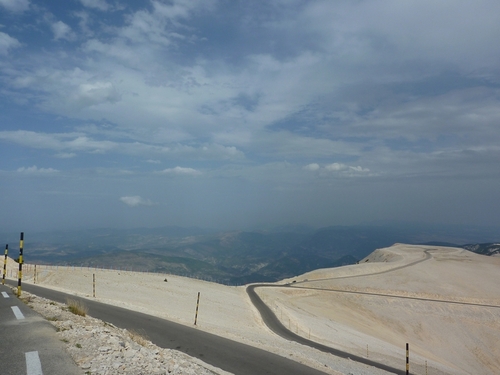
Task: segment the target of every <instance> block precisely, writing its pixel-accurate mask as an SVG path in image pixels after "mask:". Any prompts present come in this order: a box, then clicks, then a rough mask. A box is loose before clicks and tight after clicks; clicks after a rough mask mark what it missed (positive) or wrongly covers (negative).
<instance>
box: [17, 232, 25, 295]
mask: <svg viewBox="0 0 500 375" xmlns="http://www.w3.org/2000/svg"><path fill="white" fill-rule="evenodd" d="M23 247H24V232H21V239H20V240H19V275H18V280H17V296H18V297H21V279H22V278H23Z"/></svg>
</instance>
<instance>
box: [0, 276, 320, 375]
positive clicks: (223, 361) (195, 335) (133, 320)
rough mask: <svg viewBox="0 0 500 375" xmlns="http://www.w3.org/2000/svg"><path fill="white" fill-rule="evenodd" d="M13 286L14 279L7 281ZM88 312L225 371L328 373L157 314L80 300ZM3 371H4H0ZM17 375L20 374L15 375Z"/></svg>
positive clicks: (48, 293)
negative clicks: (156, 315) (152, 314)
mask: <svg viewBox="0 0 500 375" xmlns="http://www.w3.org/2000/svg"><path fill="white" fill-rule="evenodd" d="M8 282H9V283H10V284H11V285H14V282H13V281H10V280H9V281H8ZM23 290H26V291H28V292H30V293H33V294H35V295H38V296H40V297H44V298H48V299H50V300H53V301H58V302H62V303H66V300H67V298H68V297H69V298H73V299H80V298H78V297H75V296H73V295H69V294H65V293H61V292H58V291H54V290H51V289H46V288H43V287H40V286H36V285H31V284H23ZM81 300H82V301H83V302H84V303H85V305H86V306H87V307H88V314H89V315H90V316H93V317H95V318H98V319H101V320H103V321H106V322H108V323H112V324H114V325H115V326H117V327H120V328H125V329H133V330H135V331H136V332H139V333H141V334H143V335H144V336H146V337H147V338H148V339H149V340H151V341H152V342H153V343H154V344H156V345H158V346H159V347H162V348H169V349H176V350H179V351H181V352H184V353H186V354H189V355H190V356H192V357H196V358H199V359H201V360H203V361H204V362H206V363H209V364H211V365H213V366H215V367H218V368H221V369H223V370H225V371H228V372H232V373H234V374H238V375H256V374H259V375H266V374H269V375H293V374H301V375H302V374H303V375H324V374H325V373H324V372H322V371H319V370H316V369H313V368H310V367H307V366H305V365H303V364H300V363H298V362H295V361H292V360H290V359H287V358H284V357H281V356H279V355H276V354H273V353H270V352H267V351H265V350H261V349H258V348H255V347H252V346H249V345H245V344H241V343H239V342H236V341H232V340H229V339H226V338H223V337H219V336H216V335H213V334H209V333H206V332H203V331H201V330H199V329H197V328H194V327H188V326H185V325H181V324H177V323H174V322H171V321H168V320H165V319H161V318H157V317H155V316H151V315H147V314H143V313H139V312H136V311H132V310H127V309H124V308H120V307H116V306H112V305H107V304H103V303H99V302H96V301H92V300H90V299H83V298H82V299H81ZM0 373H2V375H3V372H1V371H0ZM16 375H17V374H16Z"/></svg>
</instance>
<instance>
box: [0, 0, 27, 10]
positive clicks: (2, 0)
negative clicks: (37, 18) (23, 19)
mask: <svg viewBox="0 0 500 375" xmlns="http://www.w3.org/2000/svg"><path fill="white" fill-rule="evenodd" d="M0 5H1V6H3V7H4V8H5V9H7V10H9V11H11V12H24V11H25V10H28V8H29V7H30V2H29V1H28V0H0Z"/></svg>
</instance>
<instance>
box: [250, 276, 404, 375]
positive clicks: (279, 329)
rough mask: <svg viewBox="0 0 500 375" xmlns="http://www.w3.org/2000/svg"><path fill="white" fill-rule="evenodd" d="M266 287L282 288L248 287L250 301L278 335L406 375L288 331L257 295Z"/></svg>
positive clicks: (256, 285)
mask: <svg viewBox="0 0 500 375" xmlns="http://www.w3.org/2000/svg"><path fill="white" fill-rule="evenodd" d="M266 287H273V288H277V287H280V286H277V285H270V284H255V285H250V286H248V287H247V293H248V295H249V296H250V299H251V301H252V303H253V304H254V306H255V307H256V308H257V310H259V312H260V315H261V316H262V319H263V320H264V323H265V324H266V325H267V326H268V327H269V329H271V330H272V331H273V332H274V333H276V334H277V335H279V336H281V337H283V338H284V339H286V340H290V341H296V342H298V343H300V344H303V345H307V346H310V347H312V348H315V349H318V350H321V351H323V352H326V353H330V354H333V355H335V356H337V357H341V358H349V359H351V360H352V361H356V362H359V363H363V364H365V365H368V366H372V367H376V368H379V369H382V370H385V371H388V372H392V373H395V374H401V375H404V374H406V370H401V369H396V368H394V367H391V366H387V365H385V364H383V363H379V362H375V361H371V360H369V359H368V358H364V357H359V356H357V355H354V354H351V353H347V352H344V351H342V350H338V349H334V348H331V347H329V346H326V345H322V344H319V343H317V342H314V341H312V340H308V339H306V338H305V337H302V336H299V335H297V334H295V333H293V332H292V331H290V330H289V329H287V328H286V327H285V326H284V325H283V324H282V323H281V322H280V320H279V319H278V318H277V316H276V315H275V314H274V313H273V312H272V310H271V309H270V308H269V307H268V306H267V305H266V304H265V303H264V301H262V299H261V298H260V297H259V296H258V295H257V293H256V292H255V289H256V288H266ZM281 288H287V286H281Z"/></svg>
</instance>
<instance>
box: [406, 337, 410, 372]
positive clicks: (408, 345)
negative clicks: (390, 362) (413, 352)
mask: <svg viewBox="0 0 500 375" xmlns="http://www.w3.org/2000/svg"><path fill="white" fill-rule="evenodd" d="M409 374H410V344H408V343H406V375H409Z"/></svg>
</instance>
